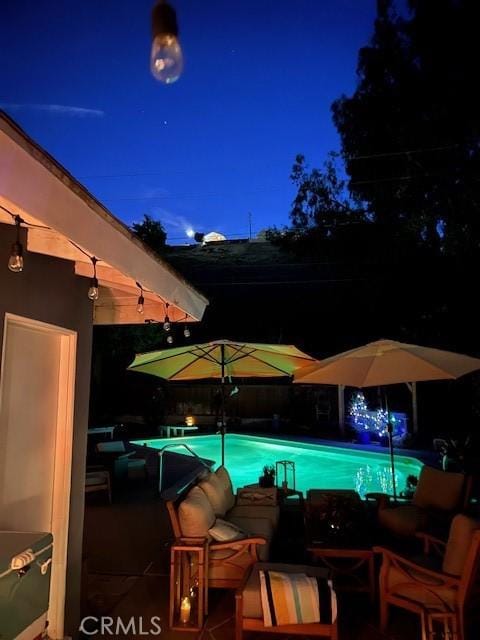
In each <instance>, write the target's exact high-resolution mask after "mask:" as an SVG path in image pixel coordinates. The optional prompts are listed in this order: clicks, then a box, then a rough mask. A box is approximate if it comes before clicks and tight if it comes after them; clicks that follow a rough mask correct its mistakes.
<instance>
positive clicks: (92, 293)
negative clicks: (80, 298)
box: [87, 256, 99, 301]
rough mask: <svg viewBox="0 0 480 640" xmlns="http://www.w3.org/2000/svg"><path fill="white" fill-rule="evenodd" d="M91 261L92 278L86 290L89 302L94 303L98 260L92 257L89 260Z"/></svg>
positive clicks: (96, 295)
mask: <svg viewBox="0 0 480 640" xmlns="http://www.w3.org/2000/svg"><path fill="white" fill-rule="evenodd" d="M91 260H92V264H93V278H92V279H91V280H90V288H89V290H88V293H87V295H88V297H89V298H90V300H92V301H95V300H98V295H99V292H98V279H97V262H98V260H97V259H96V258H95V256H92V258H91Z"/></svg>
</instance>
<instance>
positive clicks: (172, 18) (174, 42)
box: [150, 0, 183, 84]
mask: <svg viewBox="0 0 480 640" xmlns="http://www.w3.org/2000/svg"><path fill="white" fill-rule="evenodd" d="M150 69H151V72H152V75H153V77H154V78H155V79H156V80H159V81H160V82H164V83H165V84H172V83H173V82H176V81H177V80H178V78H179V77H180V75H181V73H182V71H183V54H182V49H181V47H180V44H179V42H178V24H177V16H176V13H175V10H174V9H173V8H172V7H171V6H170V5H169V4H168V3H167V2H164V1H163V0H159V2H157V4H156V5H155V6H154V7H153V11H152V52H151V55H150Z"/></svg>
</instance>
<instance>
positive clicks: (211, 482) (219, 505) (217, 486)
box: [198, 473, 228, 516]
mask: <svg viewBox="0 0 480 640" xmlns="http://www.w3.org/2000/svg"><path fill="white" fill-rule="evenodd" d="M198 486H199V487H200V489H201V490H202V491H203V492H204V493H205V495H206V496H207V498H208V500H209V502H210V504H211V505H212V508H213V511H214V512H215V515H216V516H224V515H225V514H226V513H227V502H228V500H227V494H226V491H225V489H224V484H223V483H222V481H221V480H220V478H219V477H218V476H217V475H216V474H215V473H209V474H208V477H207V478H206V479H205V480H202V481H201V482H199V483H198Z"/></svg>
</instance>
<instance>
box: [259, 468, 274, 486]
mask: <svg viewBox="0 0 480 640" xmlns="http://www.w3.org/2000/svg"><path fill="white" fill-rule="evenodd" d="M258 484H259V485H260V486H261V487H263V488H264V489H266V488H268V487H273V486H275V467H274V466H273V464H266V465H265V466H264V467H263V475H261V476H260V477H259V478H258Z"/></svg>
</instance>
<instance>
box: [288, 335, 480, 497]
mask: <svg viewBox="0 0 480 640" xmlns="http://www.w3.org/2000/svg"><path fill="white" fill-rule="evenodd" d="M478 369H480V359H478V358H472V357H471V356H466V355H462V354H459V353H453V352H451V351H443V350H441V349H432V348H428V347H422V346H418V345H414V344H404V343H402V342H396V341H395V340H378V341H376V342H370V343H369V344H367V345H365V346H363V347H358V348H356V349H351V350H350V351H344V352H343V353H339V354H338V355H335V356H332V357H330V358H326V359H325V360H322V361H321V362H319V363H318V364H314V365H311V366H308V367H305V368H303V369H300V370H299V371H297V372H296V373H295V379H294V382H295V383H301V384H336V385H345V386H350V387H358V388H361V387H380V386H384V385H390V384H401V383H407V384H408V383H416V382H421V381H432V380H455V379H456V378H460V377H461V376H464V375H466V374H467V373H471V372H472V371H476V370H478ZM388 430H389V443H390V457H391V464H392V477H393V493H394V497H396V495H395V494H396V487H395V462H394V455H393V442H392V427H391V424H390V421H389V427H388Z"/></svg>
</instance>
